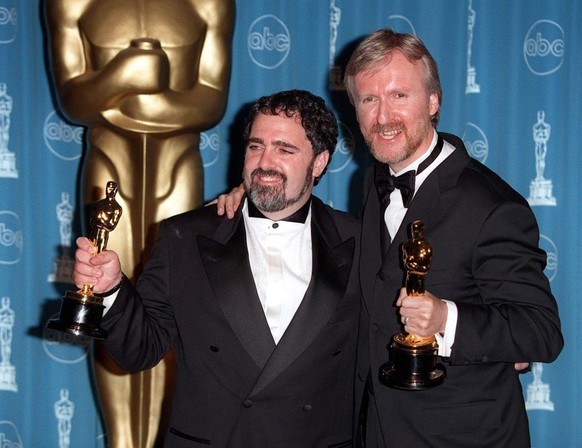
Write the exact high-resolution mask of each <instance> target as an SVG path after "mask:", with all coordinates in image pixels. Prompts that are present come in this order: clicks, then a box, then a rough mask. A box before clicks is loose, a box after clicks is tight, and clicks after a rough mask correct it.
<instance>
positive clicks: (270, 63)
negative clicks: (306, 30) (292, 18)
mask: <svg viewBox="0 0 582 448" xmlns="http://www.w3.org/2000/svg"><path fill="white" fill-rule="evenodd" d="M247 46H248V50H249V55H250V57H251V59H252V60H253V62H254V63H255V64H257V65H258V66H259V67H263V68H266V69H274V68H276V67H278V66H279V65H281V64H282V63H283V62H284V61H285V59H287V56H288V55H289V50H290V49H291V37H290V36H289V30H288V29H287V27H286V26H285V24H284V23H283V22H282V21H281V20H279V19H278V18H277V17H275V16H274V15H271V14H267V15H264V16H261V17H259V18H258V19H256V20H255V21H254V22H253V23H252V24H251V26H250V28H249V35H248V41H247Z"/></svg>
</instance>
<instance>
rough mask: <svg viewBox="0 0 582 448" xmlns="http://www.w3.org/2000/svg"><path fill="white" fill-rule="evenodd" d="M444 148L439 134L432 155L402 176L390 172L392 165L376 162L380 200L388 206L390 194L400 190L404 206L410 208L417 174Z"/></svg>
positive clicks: (376, 182) (375, 176)
mask: <svg viewBox="0 0 582 448" xmlns="http://www.w3.org/2000/svg"><path fill="white" fill-rule="evenodd" d="M442 149H443V139H442V137H440V136H439V138H438V141H437V144H436V146H435V148H434V149H433V151H432V152H431V153H430V155H429V156H428V157H427V158H426V159H425V160H423V161H422V163H421V164H420V165H418V169H417V170H416V171H414V170H410V171H407V172H405V173H404V174H401V175H400V176H394V175H392V174H390V167H389V166H388V165H387V164H385V163H380V162H376V169H375V173H374V183H375V184H376V189H377V190H378V196H379V197H380V200H381V201H382V203H383V204H384V206H387V204H388V203H389V202H390V194H391V193H392V192H393V191H394V189H396V188H397V189H398V190H400V194H401V195H402V203H403V204H404V207H406V208H408V206H409V205H410V202H411V201H412V197H413V196H414V188H415V179H416V175H417V174H420V173H421V172H422V171H424V170H425V169H426V167H428V166H429V165H430V164H431V163H432V162H434V161H435V159H436V158H437V157H438V155H439V154H440V152H441V150H442Z"/></svg>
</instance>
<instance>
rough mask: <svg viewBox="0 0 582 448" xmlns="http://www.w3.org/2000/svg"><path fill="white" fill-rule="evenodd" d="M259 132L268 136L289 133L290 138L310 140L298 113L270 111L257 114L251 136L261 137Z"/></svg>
mask: <svg viewBox="0 0 582 448" xmlns="http://www.w3.org/2000/svg"><path fill="white" fill-rule="evenodd" d="M258 134H262V135H268V136H284V135H288V136H289V138H294V139H305V140H306V141H308V140H307V135H306V134H305V129H304V128H303V125H302V124H301V118H300V117H299V115H298V114H294V115H292V116H291V117H288V116H287V115H286V114H284V113H281V114H277V115H272V114H269V113H266V114H265V113H260V114H257V116H256V117H255V119H254V121H253V125H252V126H251V132H250V137H260V135H258Z"/></svg>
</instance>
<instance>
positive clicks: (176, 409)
mask: <svg viewBox="0 0 582 448" xmlns="http://www.w3.org/2000/svg"><path fill="white" fill-rule="evenodd" d="M311 225H312V242H313V275H312V279H311V282H310V284H309V287H308V290H307V292H306V294H305V296H304V298H303V301H302V303H301V305H300V307H299V309H298V310H297V312H296V314H295V316H294V318H293V320H292V322H291V324H290V325H289V327H288V329H287V331H286V332H285V334H284V335H283V337H282V338H281V340H280V342H279V344H278V345H275V343H274V341H273V338H272V336H271V333H270V330H269V327H268V324H267V321H266V318H265V316H264V313H263V310H262V307H261V304H260V301H259V297H258V295H257V291H256V288H255V284H254V281H253V277H252V275H251V269H250V264H249V260H248V252H247V247H246V236H245V228H244V220H243V219H242V214H241V212H240V210H239V212H238V214H237V216H236V218H235V219H234V220H228V219H226V218H223V217H218V216H217V215H216V207H212V206H211V207H203V208H201V209H198V210H194V211H191V212H188V213H185V214H182V215H179V216H176V217H173V218H170V219H168V220H166V221H164V222H163V223H162V225H161V227H160V231H159V234H158V238H157V241H156V244H155V247H154V250H153V254H152V257H151V260H150V261H149V263H148V264H147V267H146V269H145V271H144V273H143V274H142V275H141V277H140V278H139V280H138V283H137V289H134V288H133V287H132V285H131V284H130V283H129V282H128V281H124V284H123V286H122V288H121V290H120V293H119V295H118V297H117V299H116V301H115V303H114V304H113V306H112V307H111V308H110V310H109V311H108V313H106V315H105V317H104V320H103V328H104V329H105V330H106V331H107V332H108V333H109V337H108V339H107V341H106V342H105V346H106V348H107V350H108V351H109V353H110V354H111V355H112V357H113V359H115V361H116V362H117V363H118V364H119V365H120V366H121V367H122V368H124V369H126V370H129V371H139V370H142V369H147V368H150V367H152V366H154V365H155V364H157V363H158V362H159V361H160V360H161V359H162V357H163V356H164V354H165V353H166V352H168V351H169V350H170V349H172V348H175V354H176V383H175V396H174V399H173V410H172V416H171V429H170V430H169V433H168V434H167V437H166V446H168V447H203V446H204V447H207V446H213V447H245V448H246V447H251V448H266V447H289V448H297V447H302V448H307V447H318V448H319V447H328V446H333V447H344V446H346V447H347V446H351V437H352V413H353V384H354V370H355V351H356V340H357V324H358V313H359V306H360V293H359V284H358V276H357V269H356V263H355V262H354V259H355V257H356V256H357V250H358V249H357V240H358V239H357V234H358V232H359V226H358V222H357V221H356V220H355V219H354V218H353V217H352V216H350V215H348V214H346V213H343V212H338V211H335V210H333V209H331V208H330V207H328V206H326V205H324V204H323V203H322V202H321V201H320V200H319V199H317V198H315V197H313V201H312V224H311Z"/></svg>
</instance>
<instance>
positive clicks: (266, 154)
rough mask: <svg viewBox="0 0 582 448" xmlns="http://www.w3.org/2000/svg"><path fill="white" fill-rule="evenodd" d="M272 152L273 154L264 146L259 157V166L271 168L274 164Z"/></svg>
mask: <svg viewBox="0 0 582 448" xmlns="http://www.w3.org/2000/svg"><path fill="white" fill-rule="evenodd" d="M274 160H275V159H274V154H273V150H271V149H269V148H266V149H265V150H264V151H263V152H262V153H261V159H260V160H259V166H260V167H261V168H262V169H269V168H273V167H274V165H275V161H274Z"/></svg>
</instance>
